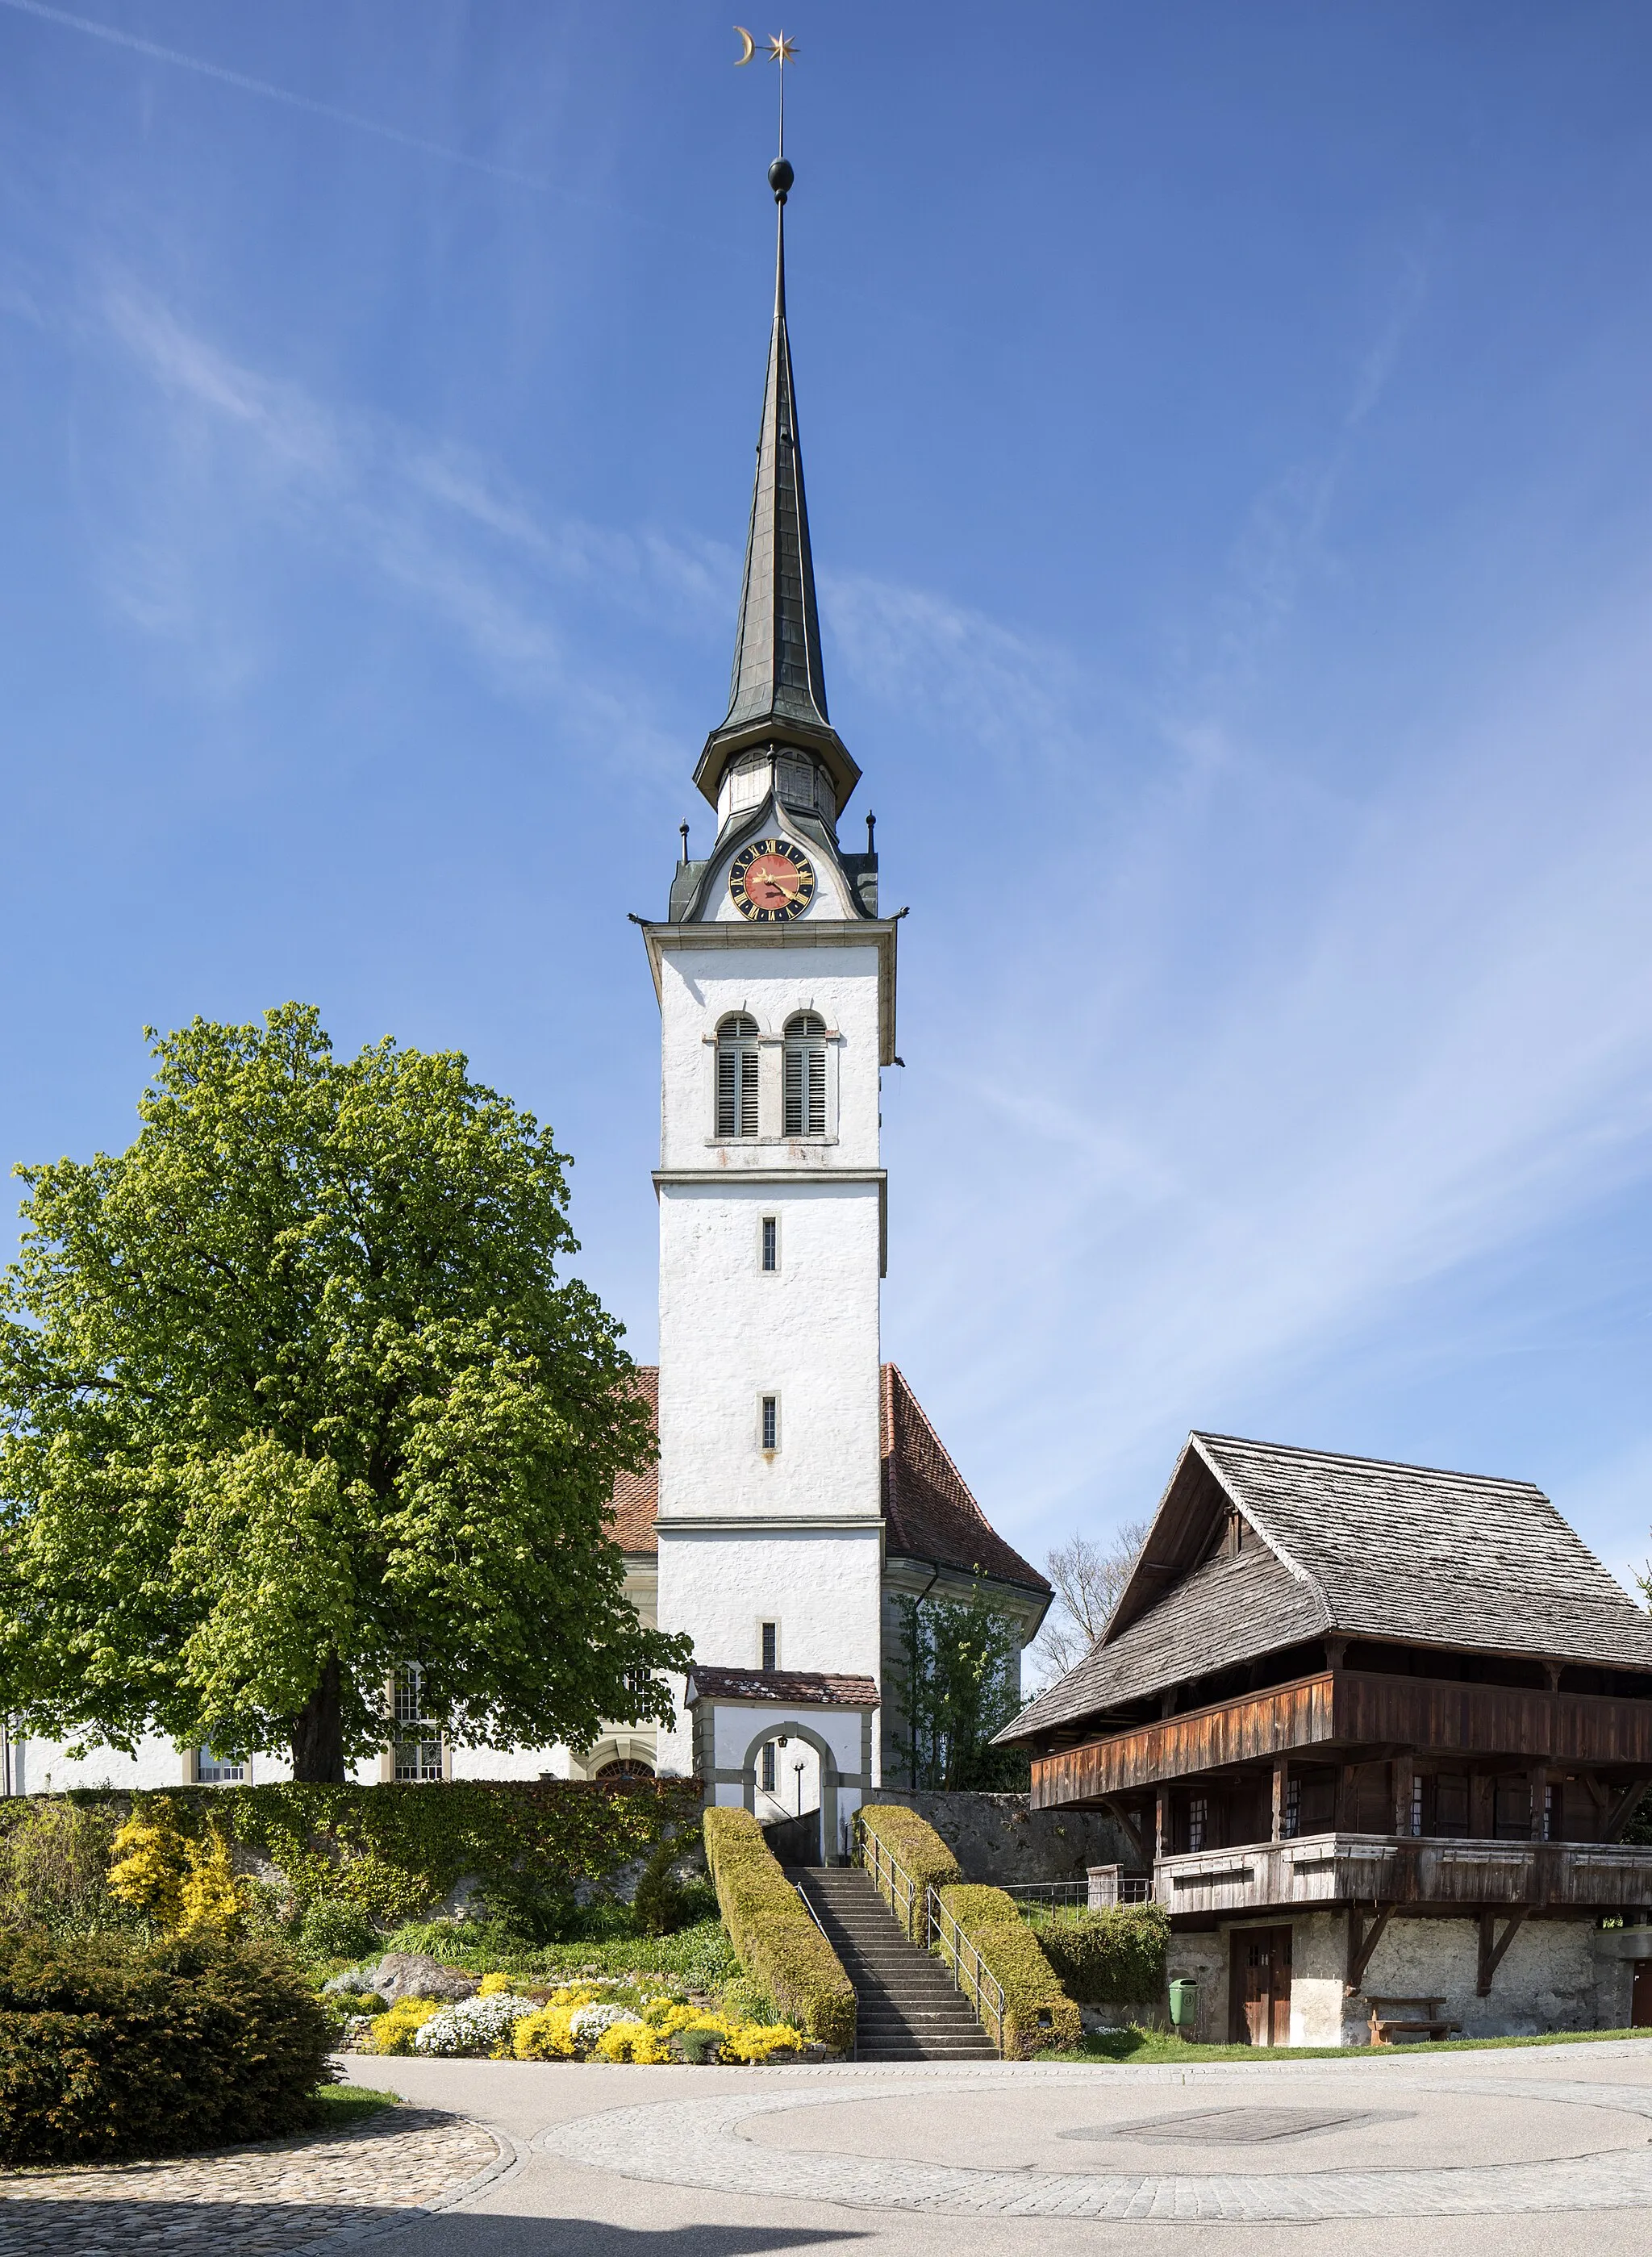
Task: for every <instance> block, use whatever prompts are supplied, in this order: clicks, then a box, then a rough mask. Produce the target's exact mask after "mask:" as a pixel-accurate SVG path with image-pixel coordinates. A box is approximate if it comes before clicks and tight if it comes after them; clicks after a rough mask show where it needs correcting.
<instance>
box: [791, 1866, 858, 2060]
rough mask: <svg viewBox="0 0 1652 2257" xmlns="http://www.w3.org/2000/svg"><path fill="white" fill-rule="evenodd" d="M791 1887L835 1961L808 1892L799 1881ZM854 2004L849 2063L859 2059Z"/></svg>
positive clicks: (856, 2018)
mask: <svg viewBox="0 0 1652 2257" xmlns="http://www.w3.org/2000/svg"><path fill="white" fill-rule="evenodd" d="M792 1886H793V1887H794V1889H795V1890H796V1891H797V1893H798V1895H799V1896H800V1897H801V1898H802V1900H803V1910H804V1911H805V1912H806V1913H807V1914H808V1916H809V1918H810V1919H811V1920H812V1921H814V1923H815V1927H816V1928H819V1929H820V1940H821V1942H822V1943H823V1944H824V1945H825V1946H826V1949H828V1951H830V1952H831V1955H832V1957H833V1958H834V1959H836V1958H837V1952H836V1950H835V1949H833V1946H832V1940H831V1938H830V1935H827V1933H826V1930H825V1928H824V1927H823V1926H822V1921H821V1916H820V1914H818V1913H817V1912H816V1911H815V1904H814V1900H813V1899H812V1898H811V1897H810V1895H809V1893H808V1890H807V1889H806V1888H805V1887H804V1886H803V1884H802V1883H801V1881H794V1882H793V1883H792ZM840 1964H841V1962H840ZM850 1988H851V1990H852V1989H853V1988H854V1985H852V1984H851V1985H850ZM855 2004H856V2008H857V2012H856V2015H855V2042H854V2043H853V2045H851V2047H850V2048H849V2058H850V2059H851V2061H858V2060H859V2059H860V2014H859V2012H858V2008H859V2004H860V2001H859V2000H858V1999H857V2000H856V2002H855Z"/></svg>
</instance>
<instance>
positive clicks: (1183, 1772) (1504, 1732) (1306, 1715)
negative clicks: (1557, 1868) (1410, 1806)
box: [1032, 1669, 1652, 1810]
mask: <svg viewBox="0 0 1652 2257" xmlns="http://www.w3.org/2000/svg"><path fill="white" fill-rule="evenodd" d="M1381 1746H1386V1747H1389V1748H1394V1747H1404V1748H1412V1749H1415V1750H1417V1751H1424V1750H1426V1751H1429V1752H1430V1754H1439V1755H1451V1756H1461V1757H1473V1756H1484V1757H1494V1758H1500V1759H1503V1760H1515V1759H1518V1760H1523V1761H1525V1762H1528V1763H1548V1764H1553V1765H1560V1766H1564V1767H1566V1768H1601V1767H1608V1766H1613V1765H1622V1766H1627V1767H1633V1768H1635V1769H1639V1770H1641V1771H1652V1701H1627V1700H1615V1699H1610V1698H1607V1697H1606V1696H1604V1695H1593V1694H1585V1693H1548V1692H1540V1691H1536V1690H1523V1689H1520V1688H1517V1687H1510V1686H1502V1685H1471V1684H1463V1683H1460V1682H1457V1681H1455V1680H1444V1679H1434V1678H1423V1677H1397V1676H1396V1677H1389V1676H1384V1675H1382V1674H1380V1673H1377V1672H1375V1671H1363V1670H1353V1669H1346V1670H1337V1671H1334V1672H1333V1671H1331V1670H1325V1671H1323V1672H1321V1673H1319V1674H1317V1675H1315V1676H1312V1677H1302V1678H1297V1679H1295V1680H1294V1681H1293V1682H1292V1683H1290V1684H1288V1685H1278V1686H1272V1687H1269V1688H1268V1689H1267V1691H1266V1692H1262V1693H1255V1694H1247V1695H1243V1696H1242V1697H1240V1698H1239V1699H1236V1700H1231V1701H1222V1702H1217V1703H1216V1704H1214V1705H1213V1706H1212V1707H1211V1708H1207V1709H1190V1710H1189V1711H1188V1713H1187V1714H1186V1715H1185V1716H1166V1717H1162V1718H1161V1719H1159V1720H1157V1721H1155V1722H1154V1723H1147V1724H1137V1725H1133V1726H1131V1727H1130V1728H1129V1729H1127V1730H1124V1731H1115V1732H1111V1733H1108V1734H1106V1735H1105V1736H1104V1737H1100V1738H1098V1739H1094V1740H1090V1741H1087V1742H1085V1743H1084V1744H1083V1745H1081V1746H1079V1747H1074V1748H1063V1749H1062V1750H1060V1751H1057V1752H1055V1753H1054V1754H1049V1755H1035V1756H1034V1758H1033V1797H1032V1799H1033V1808H1034V1809H1035V1810H1054V1809H1059V1808H1062V1807H1063V1805H1070V1804H1073V1803H1087V1802H1088V1803H1093V1802H1101V1801H1105V1800H1107V1799H1108V1798H1110V1797H1112V1796H1114V1795H1119V1794H1130V1793H1132V1792H1133V1791H1136V1790H1139V1789H1140V1788H1143V1787H1148V1786H1158V1785H1160V1784H1161V1783H1162V1782H1163V1781H1165V1780H1167V1779H1189V1778H1193V1777H1196V1776H1197V1775H1198V1774H1199V1773H1201V1772H1220V1771H1224V1770H1228V1769H1236V1768H1238V1767H1240V1766H1242V1765H1247V1764H1256V1763H1267V1762H1271V1761H1272V1760H1273V1759H1274V1758H1276V1757H1281V1756H1290V1755H1303V1756H1307V1755H1310V1754H1312V1755H1313V1756H1315V1757H1316V1758H1323V1759H1324V1760H1327V1761H1330V1760H1333V1759H1334V1758H1335V1756H1336V1754H1337V1752H1338V1751H1339V1750H1340V1751H1353V1750H1356V1749H1359V1748H1361V1747H1381Z"/></svg>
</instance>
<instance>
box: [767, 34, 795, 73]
mask: <svg viewBox="0 0 1652 2257" xmlns="http://www.w3.org/2000/svg"><path fill="white" fill-rule="evenodd" d="M769 60H770V61H771V62H772V63H779V65H780V68H781V69H782V70H784V69H785V67H786V66H787V63H794V62H795V61H796V60H797V49H796V48H795V47H794V46H793V44H792V42H791V41H790V40H789V39H787V36H786V34H785V32H775V33H774V34H773V36H772V37H771V39H770V40H769Z"/></svg>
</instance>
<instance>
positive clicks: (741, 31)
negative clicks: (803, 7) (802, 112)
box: [734, 24, 797, 157]
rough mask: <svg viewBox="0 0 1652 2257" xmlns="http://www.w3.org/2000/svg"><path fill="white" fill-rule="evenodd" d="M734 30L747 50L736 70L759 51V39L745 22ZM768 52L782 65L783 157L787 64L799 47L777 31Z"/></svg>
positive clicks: (781, 151)
mask: <svg viewBox="0 0 1652 2257" xmlns="http://www.w3.org/2000/svg"><path fill="white" fill-rule="evenodd" d="M734 31H735V36H736V38H737V39H738V40H739V42H740V45H741V47H742V48H743V49H744V51H745V52H744V53H741V54H739V55H738V56H737V57H736V58H735V64H734V67H735V69H736V70H741V69H743V68H744V67H745V65H746V64H747V63H749V62H750V61H751V60H752V56H753V55H754V54H755V53H757V41H756V40H755V39H753V38H752V34H751V33H750V32H748V31H747V30H746V28H745V25H744V24H737V25H735V27H734ZM768 53H769V60H770V61H771V62H772V63H778V64H779V65H780V148H779V151H778V152H777V154H778V155H779V156H781V157H783V156H784V155H785V154H786V66H787V63H794V62H795V61H796V60H797V49H796V48H795V47H794V46H793V44H792V42H791V41H790V40H789V39H787V36H786V34H785V32H774V33H773V35H772V36H771V38H770V39H769V47H768Z"/></svg>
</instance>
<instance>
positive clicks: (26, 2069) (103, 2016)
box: [0, 1936, 332, 2165]
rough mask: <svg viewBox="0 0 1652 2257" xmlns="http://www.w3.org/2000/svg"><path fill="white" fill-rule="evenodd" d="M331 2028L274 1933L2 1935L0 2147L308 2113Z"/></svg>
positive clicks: (77, 2147) (180, 2143)
mask: <svg viewBox="0 0 1652 2257" xmlns="http://www.w3.org/2000/svg"><path fill="white" fill-rule="evenodd" d="M331 2042H332V2040H331V2036H330V2034H329V2031H328V2021H327V2018H326V2016H325V2014H324V2013H323V2012H322V2010H321V2006H319V2005H318V2004H317V2002H316V2000H315V1999H314V1998H313V1997H312V1996H311V1994H310V1992H309V1991H308V1990H307V1988H306V1987H305V1985H303V1984H302V1982H301V1981H300V1978H299V1977H298V1976H297V1974H296V1972H295V1971H294V1970H293V1967H292V1966H291V1964H290V1963H288V1961H287V1960H286V1958H285V1957H284V1956H282V1955H281V1954H280V1953H279V1952H277V1951H274V1950H272V1949H269V1948H268V1947H265V1946H261V1945H247V1944H226V1943H220V1942H201V1941H196V1940H194V1939H190V1940H187V1941H178V1942H170V1943H138V1942H127V1941H125V1940H124V1939H122V1938H119V1937H113V1936H105V1937H102V1938H99V1939H97V1940H96V1941H95V1942H91V1941H88V1942H83V1943H81V1944H79V1945H77V1946H75V1947H74V1949H73V1950H72V1951H71V1950H64V1949H60V1947H58V1946H56V1945H53V1943H52V1942H50V1941H49V1940H48V1939H46V1938H45V1937H43V1936H33V1937H24V1938H22V1939H18V1938H5V1939H4V1940H0V2162H4V2163H6V2164H9V2165H10V2164H18V2163H48V2162H52V2163H58V2162H71V2163H74V2162H90V2161H97V2160H98V2159H100V2158H102V2157H105V2156H114V2155H138V2154H163V2153H165V2152H166V2151H167V2150H168V2149H170V2148H176V2147H212V2146H215V2145H217V2144H221V2143H222V2142H225V2141H229V2140H262V2139H268V2138H270V2137H272V2135H273V2134H275V2133H282V2132H292V2131H296V2130H298V2129H300V2127H301V2126H305V2125H307V2124H308V2123H309V2122H311V2121H312V2120H313V2118H314V2093H315V2089H316V2087H317V2086H318V2085H319V2084H321V2082H322V2080H323V2079H324V2078H325V2077H326V2075H327V2054H328V2047H329V2045H330V2044H331Z"/></svg>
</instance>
